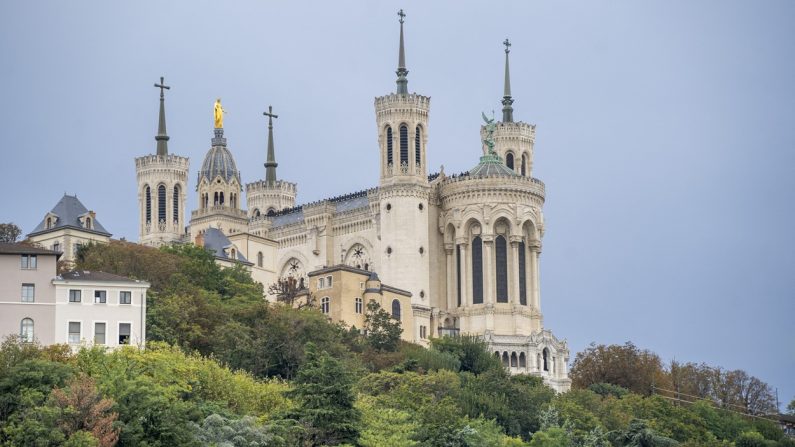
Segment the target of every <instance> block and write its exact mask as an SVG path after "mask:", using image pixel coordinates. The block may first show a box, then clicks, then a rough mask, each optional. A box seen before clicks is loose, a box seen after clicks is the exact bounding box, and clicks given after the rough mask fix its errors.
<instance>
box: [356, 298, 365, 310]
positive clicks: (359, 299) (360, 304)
mask: <svg viewBox="0 0 795 447" xmlns="http://www.w3.org/2000/svg"><path fill="white" fill-rule="evenodd" d="M354 303H355V307H356V313H357V314H360V313H362V308H363V307H364V306H363V304H362V299H361V298H356V299H355V300H354Z"/></svg>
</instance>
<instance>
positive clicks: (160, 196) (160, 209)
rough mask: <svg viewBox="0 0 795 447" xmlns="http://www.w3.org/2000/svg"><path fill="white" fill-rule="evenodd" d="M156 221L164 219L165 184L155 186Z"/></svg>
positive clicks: (163, 220)
mask: <svg viewBox="0 0 795 447" xmlns="http://www.w3.org/2000/svg"><path fill="white" fill-rule="evenodd" d="M157 221H158V222H165V221H166V186H165V185H160V186H158V187H157Z"/></svg>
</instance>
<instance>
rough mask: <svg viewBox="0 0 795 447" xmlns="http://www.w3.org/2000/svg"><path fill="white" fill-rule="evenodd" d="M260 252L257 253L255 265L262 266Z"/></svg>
mask: <svg viewBox="0 0 795 447" xmlns="http://www.w3.org/2000/svg"><path fill="white" fill-rule="evenodd" d="M262 258H263V256H262V252H259V253H257V267H260V268H261V267H262Z"/></svg>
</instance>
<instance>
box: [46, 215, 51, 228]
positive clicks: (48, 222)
mask: <svg viewBox="0 0 795 447" xmlns="http://www.w3.org/2000/svg"><path fill="white" fill-rule="evenodd" d="M47 228H48V229H49V228H52V217H48V218H47Z"/></svg>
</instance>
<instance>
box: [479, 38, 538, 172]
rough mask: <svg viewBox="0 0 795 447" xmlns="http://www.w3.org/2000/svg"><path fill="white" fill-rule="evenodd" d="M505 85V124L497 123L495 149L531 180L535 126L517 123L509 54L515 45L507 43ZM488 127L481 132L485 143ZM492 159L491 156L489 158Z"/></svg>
mask: <svg viewBox="0 0 795 447" xmlns="http://www.w3.org/2000/svg"><path fill="white" fill-rule="evenodd" d="M502 44H503V45H505V81H504V85H503V93H502V101H501V102H502V121H501V122H498V123H496V127H495V128H494V132H493V137H492V140H493V144H494V146H493V149H494V153H495V154H497V155H498V156H499V157H500V158H501V159H502V161H503V162H504V163H505V165H506V166H507V167H508V168H510V169H511V170H512V171H514V172H515V173H517V174H519V175H523V176H526V177H530V175H531V171H532V167H533V145H534V144H535V125H532V124H527V123H523V122H521V121H518V122H515V121H514V120H513V102H514V99H513V96H511V72H510V66H509V63H508V54H509V53H510V52H511V42H510V41H509V40H508V39H505V41H503V43H502ZM487 132H488V131H487V127H486V126H482V127H481V128H480V135H481V139H483V138H485V137H486V135H487ZM487 155H488V154H487Z"/></svg>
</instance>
